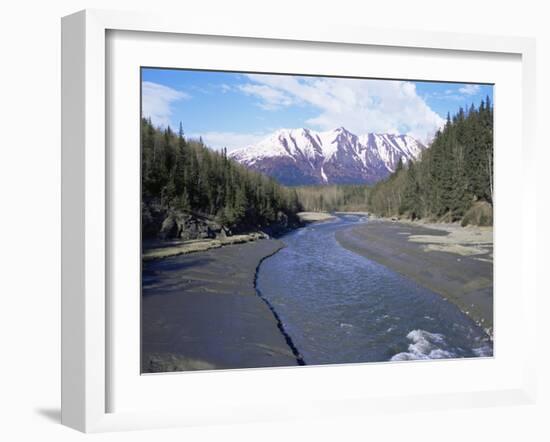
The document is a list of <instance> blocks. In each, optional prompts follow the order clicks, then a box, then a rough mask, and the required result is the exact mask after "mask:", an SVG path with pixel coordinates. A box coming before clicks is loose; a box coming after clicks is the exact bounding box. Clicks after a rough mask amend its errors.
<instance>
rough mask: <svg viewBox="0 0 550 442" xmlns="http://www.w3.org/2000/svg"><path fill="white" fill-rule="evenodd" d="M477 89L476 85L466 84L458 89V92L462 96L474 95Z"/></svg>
mask: <svg viewBox="0 0 550 442" xmlns="http://www.w3.org/2000/svg"><path fill="white" fill-rule="evenodd" d="M479 89H480V87H479V85H478V84H467V85H466V86H463V87H461V88H460V89H458V92H460V93H461V94H464V95H476V94H477V93H478V92H479Z"/></svg>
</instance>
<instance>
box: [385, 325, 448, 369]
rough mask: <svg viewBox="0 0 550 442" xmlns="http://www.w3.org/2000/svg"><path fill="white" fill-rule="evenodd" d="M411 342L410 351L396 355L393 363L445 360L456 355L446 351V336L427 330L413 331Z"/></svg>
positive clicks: (410, 334)
mask: <svg viewBox="0 0 550 442" xmlns="http://www.w3.org/2000/svg"><path fill="white" fill-rule="evenodd" d="M407 339H408V340H409V341H411V344H409V347H408V350H409V351H405V352H401V353H397V354H396V355H394V356H393V357H392V358H391V360H392V361H410V360H418V359H444V358H452V357H455V356H456V355H455V354H454V353H453V352H451V351H448V350H445V346H446V342H445V336H443V335H442V334H440V333H430V332H428V331H426V330H420V329H419V330H412V331H411V332H409V334H408V335H407Z"/></svg>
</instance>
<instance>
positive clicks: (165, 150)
mask: <svg viewBox="0 0 550 442" xmlns="http://www.w3.org/2000/svg"><path fill="white" fill-rule="evenodd" d="M141 157H142V161H141V176H142V188H141V190H142V228H143V235H144V237H158V236H161V237H163V238H165V239H166V238H180V237H183V238H184V239H194V238H193V237H192V236H193V235H191V236H189V235H188V236H189V237H185V235H184V234H186V233H189V231H190V230H192V227H193V228H194V229H195V230H194V232H195V234H196V236H197V237H201V235H202V237H212V236H216V235H215V232H216V231H217V232H221V231H222V230H223V232H224V234H231V233H235V232H242V231H254V230H258V229H262V228H268V227H270V226H273V225H279V226H281V227H286V226H288V225H291V224H293V223H298V218H297V216H296V213H297V212H299V211H300V210H301V205H300V203H299V200H298V196H297V193H296V192H295V191H294V190H293V189H289V188H286V187H283V186H281V185H279V184H278V183H277V182H276V181H275V180H273V179H272V178H269V177H267V176H265V175H262V174H260V173H256V172H252V171H250V170H248V169H246V168H245V167H244V166H241V165H239V164H238V163H236V162H234V161H232V160H230V159H228V158H227V151H226V150H225V149H223V150H222V151H219V152H218V151H214V150H211V149H209V148H208V147H207V146H206V145H205V144H204V143H203V141H202V139H198V140H195V139H189V138H187V137H185V136H184V133H183V129H182V127H181V125H180V129H179V132H178V133H174V132H173V131H172V130H171V128H170V127H167V128H165V129H162V128H157V127H154V126H153V124H152V123H151V121H150V120H148V119H145V118H142V121H141ZM197 223H198V224H201V225H202V226H201V227H199V228H197V227H196V225H197ZM185 231H187V232H185Z"/></svg>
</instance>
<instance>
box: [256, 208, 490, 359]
mask: <svg viewBox="0 0 550 442" xmlns="http://www.w3.org/2000/svg"><path fill="white" fill-rule="evenodd" d="M364 222H368V220H367V219H366V218H365V217H361V216H354V215H343V216H339V217H338V218H337V219H336V220H334V221H329V222H324V223H317V224H311V225H309V226H307V227H304V228H302V229H298V230H296V231H294V232H292V233H290V234H288V235H285V236H284V237H282V238H281V240H282V241H283V242H284V243H285V245H286V247H285V248H283V249H282V250H280V251H279V252H278V253H276V254H275V255H273V256H271V257H270V258H267V259H266V260H264V261H263V263H262V264H261V266H260V268H259V270H258V276H257V286H256V287H257V290H258V291H259V294H260V295H261V296H262V297H263V298H264V299H265V300H267V301H268V303H269V304H270V305H271V306H272V308H273V309H274V310H275V311H276V312H277V315H278V317H279V319H280V321H281V323H282V326H283V328H284V330H285V332H286V334H287V335H288V336H289V338H290V339H291V340H292V343H293V344H294V346H295V347H296V348H297V350H298V351H299V352H300V354H301V356H302V358H303V360H304V362H305V363H306V364H307V365H319V364H334V363H336V364H338V363H357V362H378V361H389V360H407V359H440V358H461V357H482V356H492V354H493V347H492V342H491V341H490V340H489V339H487V336H486V335H485V333H484V332H483V330H481V329H480V328H479V327H478V326H477V325H476V324H475V323H474V322H473V321H472V320H471V319H470V318H469V317H468V316H466V315H465V314H464V313H462V312H461V311H460V310H459V309H458V308H457V307H456V306H455V305H454V304H452V303H450V302H447V301H446V300H445V299H444V298H443V297H441V296H440V295H438V294H436V293H434V292H431V291H429V290H427V289H425V288H423V287H421V286H419V285H417V284H416V283H414V282H413V281H411V280H409V279H407V278H405V277H404V276H401V275H399V274H397V273H395V272H393V271H392V270H390V269H388V268H387V267H385V266H382V265H380V264H378V263H376V262H374V261H372V260H369V259H367V258H365V257H363V256H360V255H357V254H355V253H353V252H351V251H348V250H346V249H345V248H343V247H341V246H340V245H339V243H338V241H336V239H335V236H334V235H335V233H336V232H337V231H339V230H340V229H347V228H350V227H353V226H354V225H356V224H358V223H364Z"/></svg>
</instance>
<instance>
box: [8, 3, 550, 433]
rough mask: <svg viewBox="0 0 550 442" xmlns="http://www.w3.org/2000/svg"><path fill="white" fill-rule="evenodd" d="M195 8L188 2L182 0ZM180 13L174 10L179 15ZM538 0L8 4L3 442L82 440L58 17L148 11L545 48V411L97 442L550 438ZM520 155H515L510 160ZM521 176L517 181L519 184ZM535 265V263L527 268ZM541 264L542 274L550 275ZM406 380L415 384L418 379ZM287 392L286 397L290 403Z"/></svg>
mask: <svg viewBox="0 0 550 442" xmlns="http://www.w3.org/2000/svg"><path fill="white" fill-rule="evenodd" d="M186 3H188V4H186ZM176 5H180V6H176ZM544 6H545V5H544V2H541V1H534V0H523V1H521V2H514V3H510V5H509V6H508V5H506V3H505V2H497V1H485V2H481V1H479V0H461V1H460V2H450V3H449V2H442V1H441V0H437V1H428V0H416V1H408V0H393V1H377V2H370V4H369V3H367V2H360V1H352V0H338V1H329V2H325V3H324V4H322V3H321V2H320V1H319V0H317V1H305V0H302V1H299V0H274V1H247V0H231V1H223V0H219V1H206V0H205V1H202V2H170V1H168V0H156V1H154V2H151V1H143V0H133V1H131V0H111V1H107V0H88V1H81V0H72V1H69V0H57V1H50V2H40V1H37V0H19V1H17V2H16V1H15V0H12V2H10V3H9V4H6V3H5V4H3V8H2V10H1V12H0V45H1V50H0V121H1V126H0V127H1V131H0V206H1V207H2V210H1V212H0V233H1V234H2V242H1V243H0V275H1V279H0V299H1V304H0V305H1V307H0V344H1V345H0V361H1V363H0V407H1V408H0V416H1V417H0V438H1V439H2V440H6V441H17V440H58V441H66V440H69V441H73V440H82V439H84V438H85V437H86V436H84V435H82V434H80V433H77V432H75V431H73V430H69V429H67V428H64V427H62V426H61V425H59V413H60V412H59V407H60V401H59V396H60V394H59V388H60V382H59V376H60V374H59V367H60V363H59V358H60V344H59V341H60V326H59V323H60V314H59V312H60V246H59V241H60V191H59V190H60V60H61V58H60V57H61V54H60V17H61V16H63V15H66V14H69V13H72V12H74V11H77V10H79V9H83V8H110V9H122V10H125V9H126V10H152V9H153V8H154V10H155V11H164V12H169V13H177V14H180V15H181V19H182V21H184V22H185V21H187V20H189V21H191V20H193V16H194V15H195V14H201V15H206V16H208V15H220V16H222V17H225V18H226V19H227V20H231V19H232V17H234V16H243V15H244V16H246V17H248V18H249V19H250V20H270V21H275V22H280V23H284V22H285V21H286V20H287V19H288V17H289V16H290V17H293V19H294V20H296V19H299V18H300V17H302V18H303V20H308V21H312V20H313V21H315V22H318V23H319V25H320V26H321V25H323V26H329V25H330V23H340V24H346V23H349V24H354V25H366V26H371V27H377V28H390V29H399V28H405V29H424V30H434V31H435V30H437V31H455V32H472V33H482V34H495V35H499V34H508V35H518V36H533V37H536V38H537V44H538V47H537V52H538V60H537V62H538V66H537V70H538V91H539V94H538V97H539V98H538V99H539V101H538V103H537V107H538V127H539V131H538V132H539V135H540V136H539V146H538V147H539V158H540V160H539V161H538V164H539V171H538V172H539V174H538V177H539V192H540V193H541V196H539V200H540V206H539V216H538V219H539V238H540V243H539V256H538V265H539V275H540V277H541V278H540V281H539V295H540V300H541V303H540V308H539V312H540V313H539V319H540V321H539V331H540V333H539V347H540V361H538V362H539V366H540V370H539V372H540V374H541V376H540V380H539V390H540V397H539V401H538V403H537V405H533V406H523V407H500V408H491V409H477V410H457V411H440V412H430V413H426V412H416V411H415V410H411V412H410V413H407V414H399V415H379V416H375V417H368V418H365V419H356V418H355V419H351V418H350V419H338V420H333V421H330V420H329V421H323V422H318V421H311V422H286V423H279V424H274V423H269V424H255V425H247V426H231V427H210V428H193V429H182V430H161V431H155V432H151V431H145V432H133V433H118V434H102V435H95V436H88V437H93V438H94V440H101V441H104V440H106V441H111V440H113V441H126V440H132V441H141V440H144V441H145V440H147V441H150V440H151V439H161V440H183V439H186V440H212V441H214V440H215V441H218V440H224V441H233V440H239V441H241V440H265V441H272V440H273V441H275V440H280V439H281V438H288V439H289V440H297V439H298V438H301V439H303V440H339V439H344V440H345V439H354V440H355V439H359V440H371V441H380V440H398V439H404V438H407V439H408V440H422V441H429V440H440V439H444V440H445V441H449V442H450V441H455V440H456V441H458V440H460V441H464V440H470V441H472V440H498V441H504V440H526V441H538V440H541V441H542V440H550V429H549V427H548V425H547V422H546V421H547V420H548V416H550V383H549V381H548V378H547V377H545V375H546V376H548V373H550V359H549V356H548V353H549V352H548V350H547V346H548V343H549V338H550V335H549V327H548V325H545V324H543V323H542V322H543V320H545V319H546V316H547V315H546V314H544V312H547V311H548V310H549V308H550V303H549V302H548V299H546V298H545V297H543V294H545V295H548V294H550V290H549V284H548V283H547V282H546V281H543V280H542V275H543V271H544V268H546V265H544V263H543V258H545V256H544V254H543V251H544V249H546V248H548V246H549V243H548V234H547V233H546V232H544V231H543V228H544V225H543V224H544V222H545V221H547V220H548V214H549V213H548V209H547V207H546V205H544V204H543V203H544V201H548V196H547V195H548V190H550V186H549V185H548V182H547V181H548V173H547V172H546V169H547V166H546V165H547V164H548V163H549V160H550V155H549V153H548V150H549V148H550V146H549V145H548V143H547V142H546V138H545V136H544V135H545V133H546V132H547V131H546V128H547V124H548V123H546V122H548V121H550V112H549V111H548V109H549V107H548V106H547V105H546V99H549V98H550V96H549V87H548V81H547V80H548V79H550V29H549V28H548V17H549V14H548V12H547V11H545V8H544ZM511 154H513V153H511ZM514 178H517V177H511V179H514ZM533 262H534V261H533ZM543 267H544V268H543ZM411 382H414V380H412V379H411ZM291 399H292V392H289V400H291Z"/></svg>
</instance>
